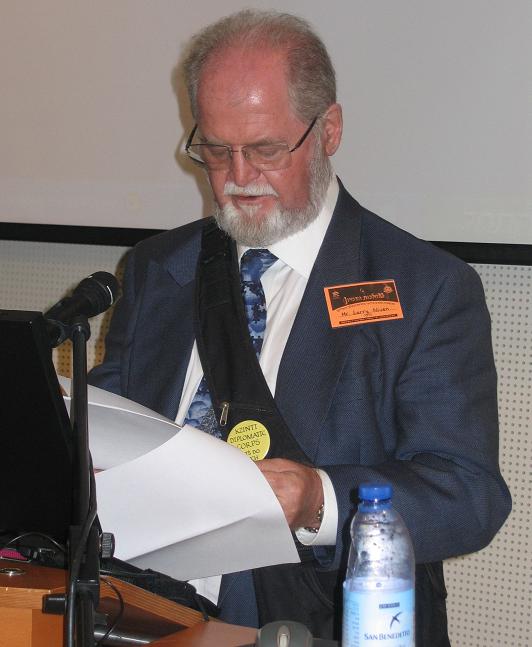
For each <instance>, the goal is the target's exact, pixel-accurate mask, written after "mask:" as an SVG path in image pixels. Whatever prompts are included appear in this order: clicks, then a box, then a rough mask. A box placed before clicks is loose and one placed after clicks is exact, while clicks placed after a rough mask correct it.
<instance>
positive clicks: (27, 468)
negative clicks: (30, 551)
mask: <svg viewBox="0 0 532 647" xmlns="http://www.w3.org/2000/svg"><path fill="white" fill-rule="evenodd" d="M72 453H73V443H72V428H71V425H70V420H69V417H68V412H67V410H66V407H65V403H64V401H63V397H62V394H61V388H60V386H59V382H58V380H57V375H56V372H55V369H54V366H53V363H52V346H51V343H50V339H49V336H48V333H47V327H46V322H45V319H44V318H43V316H42V314H41V313H39V312H25V311H15V310H0V461H1V465H0V536H1V537H2V540H3V541H0V545H1V543H5V538H6V537H14V536H16V535H19V534H22V533H32V532H34V533H43V534H45V535H48V536H50V537H52V538H53V539H54V540H55V541H57V542H59V543H61V544H65V543H66V540H67V537H68V529H69V526H70V525H71V524H72V501H73V493H72V466H73V456H72ZM30 545H32V544H30ZM33 545H34V544H33Z"/></svg>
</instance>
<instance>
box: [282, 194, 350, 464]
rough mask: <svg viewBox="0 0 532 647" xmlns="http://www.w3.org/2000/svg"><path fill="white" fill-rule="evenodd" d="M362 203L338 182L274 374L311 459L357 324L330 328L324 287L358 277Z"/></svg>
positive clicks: (291, 421) (288, 416)
mask: <svg viewBox="0 0 532 647" xmlns="http://www.w3.org/2000/svg"><path fill="white" fill-rule="evenodd" d="M359 209H360V207H359V206H358V204H357V203H356V202H355V201H354V200H353V199H352V198H351V196H350V195H349V194H348V193H347V192H346V191H345V189H344V188H343V187H342V185H340V194H339V197H338V202H337V204H336V208H335V210H334V213H333V216H332V219H331V223H330V225H329V228H328V230H327V233H326V235H325V238H324V240H323V244H322V246H321V248H320V251H319V253H318V257H317V258H316V262H315V264H314V267H313V269H312V272H311V275H310V277H309V281H308V284H307V287H306V290H305V293H304V295H303V299H302V301H301V305H300V307H299V310H298V313H297V316H296V319H295V322H294V325H293V327H292V331H291V333H290V336H289V338H288V342H287V345H286V348H285V352H284V354H283V357H282V360H281V364H280V367H279V374H278V378H277V387H276V394H275V399H276V402H277V405H278V406H279V409H280V411H281V413H282V414H283V416H284V418H285V420H286V422H287V424H288V426H289V428H290V430H291V431H292V434H293V435H294V437H295V438H296V440H297V441H298V442H299V444H300V445H301V447H302V448H303V449H304V451H305V453H306V454H307V456H309V458H311V459H314V458H315V457H316V452H317V448H318V441H319V436H320V429H321V428H322V425H323V422H324V420H325V417H326V415H327V412H328V410H329V407H330V405H331V402H332V399H333V395H334V392H335V390H336V385H337V382H338V379H339V377H340V375H341V372H342V368H343V366H344V362H345V359H346V356H347V352H348V349H349V345H350V342H351V340H352V338H353V336H354V335H356V334H357V333H358V331H357V327H356V326H351V327H347V328H342V329H333V328H331V325H330V321H329V315H328V312H327V307H326V304H325V297H324V290H323V289H324V287H328V286H332V285H340V284H344V283H356V282H359V281H360V280H361V279H360V271H359V247H360V216H359V213H358V211H359Z"/></svg>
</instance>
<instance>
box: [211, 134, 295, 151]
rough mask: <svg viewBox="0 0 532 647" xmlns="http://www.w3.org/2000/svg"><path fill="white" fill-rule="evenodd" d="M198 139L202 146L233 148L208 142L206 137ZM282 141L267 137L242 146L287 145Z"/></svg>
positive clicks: (229, 145) (215, 142)
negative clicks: (212, 145) (211, 145)
mask: <svg viewBox="0 0 532 647" xmlns="http://www.w3.org/2000/svg"><path fill="white" fill-rule="evenodd" d="M198 139H199V140H200V141H201V143H202V144H214V145H215V146H227V147H228V148H232V146H231V144H227V143H225V142H217V141H212V140H208V139H207V138H206V137H204V136H203V135H199V136H198ZM286 143H287V142H285V141H284V140H282V139H274V138H273V137H265V138H264V139H259V140H258V141H256V142H250V143H249V144H242V146H264V145H268V144H286Z"/></svg>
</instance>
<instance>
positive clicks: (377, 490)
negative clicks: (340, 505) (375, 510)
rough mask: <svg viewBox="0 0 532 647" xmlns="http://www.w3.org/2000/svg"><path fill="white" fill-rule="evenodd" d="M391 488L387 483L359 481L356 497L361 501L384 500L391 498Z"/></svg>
mask: <svg viewBox="0 0 532 647" xmlns="http://www.w3.org/2000/svg"><path fill="white" fill-rule="evenodd" d="M392 494H393V488H392V486H391V485H390V484H389V483H361V485H360V487H359V488H358V497H359V499H362V500H363V501H384V500H386V499H391V498H392Z"/></svg>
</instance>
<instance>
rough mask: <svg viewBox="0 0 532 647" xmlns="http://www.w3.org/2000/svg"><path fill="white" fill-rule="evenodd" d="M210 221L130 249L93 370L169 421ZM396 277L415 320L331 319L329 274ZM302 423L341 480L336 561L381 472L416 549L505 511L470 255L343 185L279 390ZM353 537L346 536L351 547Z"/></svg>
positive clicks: (477, 539) (281, 402) (419, 553)
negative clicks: (360, 500) (428, 239)
mask: <svg viewBox="0 0 532 647" xmlns="http://www.w3.org/2000/svg"><path fill="white" fill-rule="evenodd" d="M201 227H202V221H197V222H194V223H191V224H188V225H185V226H183V227H180V228H178V229H176V230H173V231H169V232H165V233H163V234H161V235H159V236H156V237H154V238H152V239H149V240H146V241H144V242H142V243H140V244H139V245H138V246H137V247H136V248H135V249H134V250H133V251H132V253H131V255H130V258H129V261H128V264H127V269H126V274H125V280H124V294H123V297H122V299H121V300H120V301H119V302H118V304H117V307H116V311H115V313H114V317H113V320H112V324H111V328H110V331H109V334H108V337H107V350H106V356H105V361H104V363H103V364H102V365H101V366H100V367H97V368H96V369H95V370H94V371H93V372H92V375H91V378H90V381H91V383H92V384H95V385H96V386H100V387H103V388H105V389H108V390H110V391H114V392H115V393H118V394H120V395H123V396H125V397H127V398H130V399H132V400H135V401H137V402H139V403H141V404H143V405H146V406H147V407H150V408H152V409H154V410H156V411H159V412H160V413H162V414H164V415H165V416H167V417H169V418H171V419H174V418H175V416H176V412H177V409H178V405H179V401H180V397H181V391H182V388H183V382H184V379H185V373H186V370H187V365H188V362H189V358H190V353H191V349H192V345H193V341H194V332H193V324H192V303H193V291H194V272H195V265H196V260H197V256H198V252H199V248H200V232H201ZM383 279H394V280H395V282H396V286H397V291H398V294H399V298H400V301H401V305H402V309H403V312H404V319H402V320H393V321H384V322H380V323H369V324H363V325H356V326H352V327H347V328H343V329H333V328H331V325H330V322H329V317H328V313H327V309H326V305H325V299H324V292H323V288H324V287H325V286H332V285H339V284H346V283H356V282H361V281H378V280H383ZM275 399H276V402H277V405H278V407H279V409H280V411H281V413H282V415H283V416H284V418H285V420H286V422H287V424H288V425H289V427H290V429H291V431H292V434H293V435H294V437H295V438H296V440H297V441H298V442H299V443H300V445H301V447H302V448H303V450H304V452H305V454H306V455H307V456H308V457H309V458H311V459H312V460H313V461H314V463H315V465H317V466H320V467H322V468H323V469H325V470H326V471H327V472H328V474H329V475H330V477H331V479H332V483H333V485H334V488H335V492H336V496H337V500H338V508H339V524H338V542H337V546H336V550H335V549H322V550H321V555H320V557H321V560H322V562H323V563H324V564H328V565H329V567H331V568H333V567H337V566H338V565H339V563H340V558H341V554H342V553H343V554H344V556H345V549H346V548H347V546H346V535H347V533H346V532H345V531H346V527H347V522H348V520H349V519H350V517H351V516H352V514H353V511H354V508H355V505H356V493H357V486H358V485H359V484H360V483H361V482H362V481H367V480H374V479H384V480H386V481H390V482H391V483H392V484H393V487H394V500H395V504H396V506H397V508H398V509H399V511H400V513H401V515H402V516H403V518H404V520H405V522H406V524H407V526H408V527H409V529H410V532H411V535H412V539H413V543H414V548H415V553H416V559H417V561H418V562H430V561H435V560H440V559H444V558H447V557H450V556H453V555H459V554H463V553H469V552H472V551H476V550H478V549H480V548H482V547H483V546H485V545H486V544H487V543H488V542H489V541H490V540H491V538H492V537H493V536H494V534H495V533H496V531H497V530H498V529H499V527H500V526H501V525H502V523H503V521H504V519H505V518H506V516H507V515H508V512H509V510H510V496H509V492H508V490H507V488H506V485H505V483H504V481H503V479H502V477H501V475H500V472H499V466H498V423H497V403H496V373H495V367H494V362H493V354H492V348H491V335H490V319H489V315H488V311H487V308H486V304H485V299H484V293H483V289H482V285H481V282H480V279H479V277H478V275H477V274H476V273H475V272H474V270H473V269H471V268H470V267H469V266H468V265H467V264H465V263H463V262H462V261H460V260H458V259H456V258H455V257H453V256H451V255H450V254H447V253H445V252H443V251H441V250H439V249H437V248H435V247H434V246H432V245H431V244H428V243H425V242H422V241H420V240H418V239H416V238H415V237H413V236H411V235H410V234H408V233H406V232H404V231H402V230H400V229H399V228H397V227H395V226H393V225H391V224H390V223H388V222H386V221H384V220H382V219H381V218H379V217H378V216H376V215H374V214H372V213H370V212H368V211H367V210H366V209H364V208H362V207H361V206H360V205H359V204H358V203H357V202H355V201H354V200H353V198H352V197H351V196H350V195H349V194H348V193H347V192H346V191H345V189H344V188H343V187H341V188H340V195H339V198H338V203H337V205H336V209H335V211H334V214H333V218H332V221H331V224H330V226H329V229H328V231H327V234H326V236H325V239H324V241H323V244H322V246H321V249H320V251H319V254H318V257H317V259H316V262H315V265H314V268H313V270H312V273H311V276H310V278H309V281H308V285H307V288H306V291H305V294H304V297H303V300H302V302H301V306H300V308H299V311H298V314H297V317H296V320H295V322H294V325H293V328H292V331H291V333H290V336H289V339H288V343H287V345H286V349H285V352H284V354H283V357H282V360H281V364H280V368H279V374H278V379H277V387H276V393H275ZM342 546H343V549H344V550H342Z"/></svg>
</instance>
